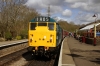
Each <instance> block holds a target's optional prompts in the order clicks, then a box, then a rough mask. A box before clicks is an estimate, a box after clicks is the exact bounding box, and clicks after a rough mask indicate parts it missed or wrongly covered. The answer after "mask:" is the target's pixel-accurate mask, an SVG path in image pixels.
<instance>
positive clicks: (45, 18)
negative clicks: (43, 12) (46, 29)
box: [30, 17, 56, 22]
mask: <svg viewBox="0 0 100 66" xmlns="http://www.w3.org/2000/svg"><path fill="white" fill-rule="evenodd" d="M30 22H56V21H55V20H54V19H53V18H51V17H35V18H34V19H32V20H31V21H30Z"/></svg>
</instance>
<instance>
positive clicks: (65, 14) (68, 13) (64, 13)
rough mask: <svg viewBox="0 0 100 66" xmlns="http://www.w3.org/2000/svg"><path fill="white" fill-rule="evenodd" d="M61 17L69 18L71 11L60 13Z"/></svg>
mask: <svg viewBox="0 0 100 66" xmlns="http://www.w3.org/2000/svg"><path fill="white" fill-rule="evenodd" d="M62 15H63V16H66V17H70V16H71V15H72V12H71V10H68V9H66V10H64V11H63V12H62Z"/></svg>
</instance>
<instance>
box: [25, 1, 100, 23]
mask: <svg viewBox="0 0 100 66" xmlns="http://www.w3.org/2000/svg"><path fill="white" fill-rule="evenodd" d="M25 5H26V6H27V7H29V8H31V9H36V11H38V12H39V13H40V14H42V15H43V16H47V9H48V6H49V5H50V16H51V17H53V18H55V19H57V20H65V21H67V22H74V23H75V24H88V23H91V22H94V21H95V20H99V19H100V0H27V2H26V3H25ZM94 14H95V15H96V17H92V16H93V15H94Z"/></svg>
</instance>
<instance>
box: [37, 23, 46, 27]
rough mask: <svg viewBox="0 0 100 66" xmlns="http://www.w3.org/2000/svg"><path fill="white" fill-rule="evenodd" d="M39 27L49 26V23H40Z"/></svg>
mask: <svg viewBox="0 0 100 66" xmlns="http://www.w3.org/2000/svg"><path fill="white" fill-rule="evenodd" d="M38 26H47V23H38Z"/></svg>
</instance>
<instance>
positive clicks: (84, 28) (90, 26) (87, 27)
mask: <svg viewBox="0 0 100 66" xmlns="http://www.w3.org/2000/svg"><path fill="white" fill-rule="evenodd" d="M94 25H95V26H98V25H100V23H96V24H95V23H94V24H90V25H87V26H85V27H83V28H81V29H80V30H89V29H91V28H93V27H94Z"/></svg>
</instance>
